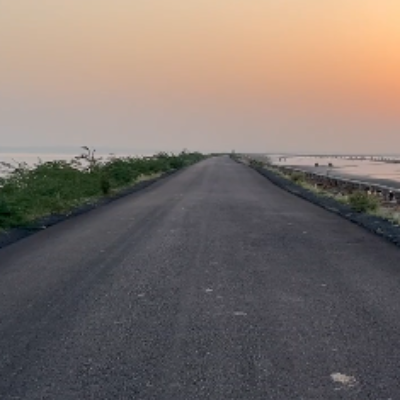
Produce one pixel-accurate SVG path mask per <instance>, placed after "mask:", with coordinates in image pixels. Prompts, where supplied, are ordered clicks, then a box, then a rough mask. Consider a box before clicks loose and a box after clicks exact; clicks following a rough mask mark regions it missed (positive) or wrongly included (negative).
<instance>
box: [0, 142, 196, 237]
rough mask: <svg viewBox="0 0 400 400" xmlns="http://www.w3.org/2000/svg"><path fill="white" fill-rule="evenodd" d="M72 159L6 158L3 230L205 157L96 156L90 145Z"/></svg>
mask: <svg viewBox="0 0 400 400" xmlns="http://www.w3.org/2000/svg"><path fill="white" fill-rule="evenodd" d="M83 149H84V150H85V152H84V153H83V154H82V155H80V156H77V157H76V158H75V159H73V160H71V161H51V162H43V163H42V162H39V163H38V164H36V165H35V166H33V167H29V166H28V165H26V164H18V165H17V166H13V165H10V164H5V163H2V167H3V169H4V168H6V169H7V170H8V172H7V174H6V175H5V176H4V177H2V178H0V230H7V229H10V228H15V227H23V226H29V224H30V223H32V222H34V221H36V220H38V219H40V218H42V217H45V216H48V215H52V214H66V213H68V212H69V211H70V210H72V209H74V208H76V207H79V206H82V205H84V204H88V203H93V202H95V201H97V200H99V199H101V198H104V197H112V196H113V195H115V194H117V193H118V192H120V191H121V190H123V189H125V188H127V187H130V186H133V185H135V184H136V183H138V182H140V181H141V180H143V179H151V178H154V177H157V176H160V175H162V174H164V173H167V172H170V171H173V170H178V169H181V168H184V167H186V166H188V165H191V164H193V163H196V162H198V161H200V160H202V159H203V158H204V156H203V155H202V154H200V153H188V152H182V153H180V154H178V155H171V154H167V153H159V154H157V155H155V156H152V157H146V158H136V157H114V156H111V157H109V158H107V159H102V158H98V157H96V156H95V151H94V150H90V149H89V148H87V147H84V148H83Z"/></svg>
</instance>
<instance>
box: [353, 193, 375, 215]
mask: <svg viewBox="0 0 400 400" xmlns="http://www.w3.org/2000/svg"><path fill="white" fill-rule="evenodd" d="M348 201H349V204H350V206H351V207H352V208H353V209H354V210H355V211H357V212H371V211H376V210H377V208H378V206H379V202H378V200H377V199H376V198H375V197H373V196H370V195H368V193H365V192H362V191H357V192H354V193H352V194H351V195H350V196H349V197H348Z"/></svg>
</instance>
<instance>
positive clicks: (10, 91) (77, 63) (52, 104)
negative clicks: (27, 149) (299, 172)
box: [0, 0, 400, 153]
mask: <svg viewBox="0 0 400 400" xmlns="http://www.w3.org/2000/svg"><path fill="white" fill-rule="evenodd" d="M399 18H400V2H399V1H398V0H380V1H377V0H324V1H321V0H297V1H293V0H246V1H243V0H241V1H239V0H191V1H188V0H152V1H143V0H112V1H110V0H34V1H33V0H0V147H7V146H80V145H89V146H94V147H96V146H101V147H109V148H116V147H117V148H127V149H128V148H129V149H132V150H136V151H139V152H142V151H158V150H165V151H179V150H181V149H183V148H188V149H191V150H200V151H230V150H233V149H234V150H236V151H243V152H279V151H288V152H296V151H300V152H344V153H346V152H360V153H363V152H370V153H379V152H384V153H387V152H388V153H393V152H395V153H400V23H399Z"/></svg>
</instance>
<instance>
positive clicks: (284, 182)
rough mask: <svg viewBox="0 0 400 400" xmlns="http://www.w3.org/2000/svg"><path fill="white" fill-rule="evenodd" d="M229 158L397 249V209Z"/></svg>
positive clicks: (255, 162) (362, 195)
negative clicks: (380, 238) (385, 240)
mask: <svg viewBox="0 0 400 400" xmlns="http://www.w3.org/2000/svg"><path fill="white" fill-rule="evenodd" d="M231 157H232V158H233V159H234V160H236V161H238V162H241V163H243V164H246V165H249V166H250V167H252V168H253V169H255V170H256V171H258V172H259V173H260V174H261V175H263V176H265V177H266V178H267V179H268V180H269V181H271V182H272V183H274V184H275V185H276V186H278V187H280V188H282V189H284V190H286V191H288V192H289V193H292V194H294V195H296V196H298V197H301V198H303V199H305V200H307V201H309V202H311V203H313V204H315V205H318V206H320V207H322V208H324V209H325V210H328V211H330V212H333V213H335V214H337V215H340V216H342V217H344V218H346V219H347V220H349V221H351V222H354V223H355V224H357V225H359V226H361V227H363V228H365V229H367V230H368V231H370V232H372V233H375V234H377V235H379V236H381V237H383V238H385V239H387V240H389V241H390V242H392V243H394V244H396V245H397V246H398V247H400V213H399V212H398V211H396V209H390V208H386V207H383V206H382V205H381V204H380V203H379V202H378V203H377V200H376V198H374V197H373V196H370V195H369V194H367V193H364V192H359V191H354V192H353V193H352V194H347V195H346V194H343V193H335V192H334V191H330V190H329V189H324V188H321V187H318V186H316V185H314V184H313V183H312V182H309V181H308V180H307V175H306V174H302V173H299V172H298V171H292V173H290V172H289V171H288V170H282V169H280V168H277V167H276V166H274V165H271V164H266V163H264V162H263V161H261V160H254V159H251V158H249V157H238V156H237V155H235V156H231Z"/></svg>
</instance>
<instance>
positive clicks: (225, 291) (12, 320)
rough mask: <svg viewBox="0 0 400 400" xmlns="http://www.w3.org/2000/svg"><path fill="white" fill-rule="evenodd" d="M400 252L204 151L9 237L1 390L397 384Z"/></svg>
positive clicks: (154, 391) (395, 388) (296, 389)
mask: <svg viewBox="0 0 400 400" xmlns="http://www.w3.org/2000/svg"><path fill="white" fill-rule="evenodd" d="M399 256H400V252H399V250H398V249H397V248H396V247H394V246H392V245H391V244H389V243H386V242H384V241H383V240H381V239H380V238H378V237H375V236H373V235H371V234H369V233H368V232H366V231H363V230H362V229H360V228H359V227H357V226H355V225H352V224H351V223H349V222H347V221H345V220H342V219H340V218H339V217H337V216H335V215H333V214H330V213H328V212H326V211H324V210H322V209H320V208H318V207H316V206H313V205H311V204H309V203H307V202H305V201H303V200H301V199H298V198H296V197H294V196H292V195H290V194H288V193H286V192H284V191H282V190H281V189H278V188H276V187H275V186H273V185H272V184H271V183H269V182H268V181H267V180H266V179H265V178H263V177H262V176H260V175H258V174H257V173H256V172H254V171H253V170H251V169H249V168H247V167H245V166H243V165H239V164H236V163H235V162H233V161H231V160H230V159H229V158H227V157H220V158H213V159H208V160H206V161H203V162H201V163H199V164H197V165H195V166H192V167H190V168H189V169H187V170H184V171H181V172H180V173H178V174H176V175H174V176H171V177H169V178H167V179H165V180H163V181H160V182H158V183H156V184H155V185H153V186H151V187H150V188H148V189H146V190H144V191H142V192H140V193H136V194H134V195H132V196H128V197H126V198H123V199H121V200H118V201H116V202H114V203H112V204H111V205H108V206H105V207H102V208H99V209H97V210H95V211H92V212H90V213H88V214H85V215H82V216H80V217H77V218H74V219H71V220H69V221H66V222H64V223H61V224H59V225H57V226H54V227H52V228H50V229H48V230H46V231H43V232H41V233H39V234H36V235H34V236H31V237H30V238H27V239H25V240H22V241H20V242H18V243H16V244H14V245H12V246H9V247H7V248H4V249H3V250H0V378H1V379H0V399H2V400H6V399H27V400H36V399H41V400H43V399H49V400H50V399H51V400H54V399H67V400H69V399H71V400H77V399H78V400H79V399H96V400H100V399H107V400H109V399H138V400H150V399H152V400H153V399H154V400H164V399H165V400H197V399H199V400H204V399H212V400H230V399H232V400H233V399H237V400H239V399H240V400H247V399H249V400H250V399H251V400H253V399H254V400H268V399H274V400H275V399H277V400H278V399H279V400H281V399H282V400H290V399H296V400H300V399H305V400H314V399H315V400H317V399H318V400H331V399H362V400H366V399H373V400H388V399H392V400H395V399H400V346H399V343H400V263H399V260H400V257H399Z"/></svg>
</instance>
